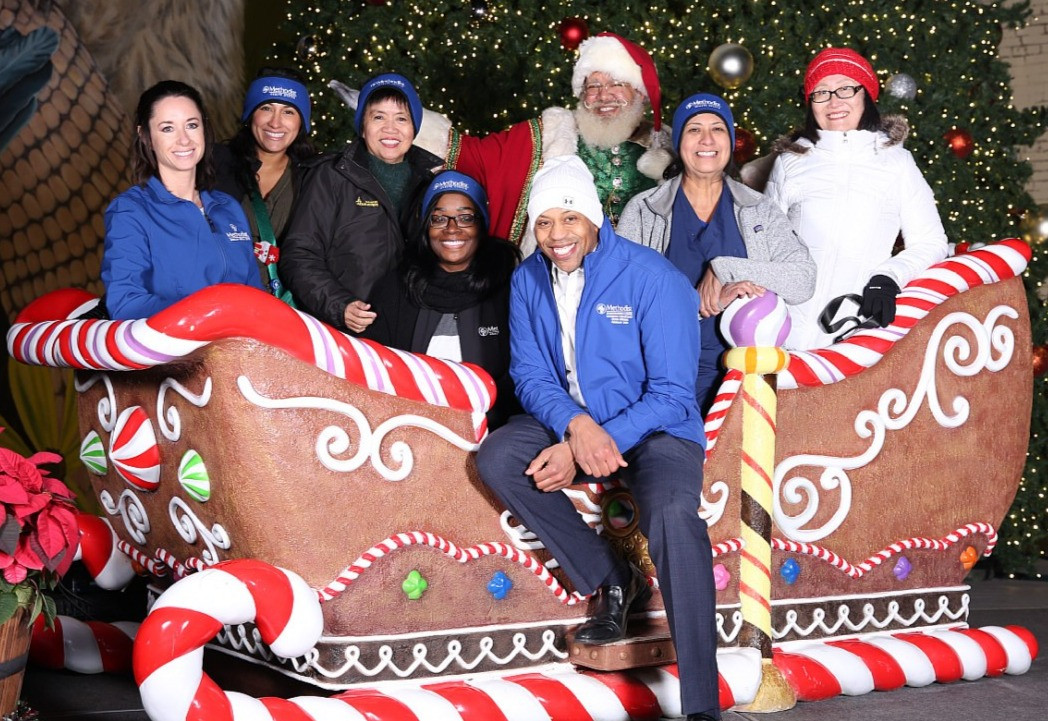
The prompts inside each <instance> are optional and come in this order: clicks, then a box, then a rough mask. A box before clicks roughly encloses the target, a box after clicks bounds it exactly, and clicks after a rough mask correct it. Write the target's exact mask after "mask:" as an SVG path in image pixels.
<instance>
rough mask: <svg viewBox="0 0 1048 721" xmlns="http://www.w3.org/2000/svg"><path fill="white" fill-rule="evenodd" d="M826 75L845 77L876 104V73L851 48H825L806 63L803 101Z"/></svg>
mask: <svg viewBox="0 0 1048 721" xmlns="http://www.w3.org/2000/svg"><path fill="white" fill-rule="evenodd" d="M828 75H846V76H847V77H849V78H851V79H852V80H854V81H855V82H857V83H858V84H859V85H861V86H862V87H863V88H865V90H866V94H867V95H869V96H870V100H872V101H873V102H877V96H878V95H879V94H880V91H881V86H880V83H879V82H878V81H877V73H875V72H873V66H872V65H870V61H869V60H867V59H866V58H864V57H863V56H862V55H859V53H857V52H855V51H854V50H852V49H851V48H826V49H825V50H823V51H822V52H820V53H819V54H818V55H816V56H815V57H814V58H812V61H811V62H810V63H808V69H807V70H806V71H805V73H804V99H805V101H807V99H808V98H809V97H811V91H812V90H814V89H815V86H816V85H818V84H819V81H820V80H822V79H823V78H825V77H826V76H828Z"/></svg>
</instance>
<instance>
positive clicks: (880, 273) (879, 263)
mask: <svg viewBox="0 0 1048 721" xmlns="http://www.w3.org/2000/svg"><path fill="white" fill-rule="evenodd" d="M879 91H880V86H879V84H878V81H877V75H876V74H875V73H874V71H873V67H872V66H871V65H870V63H869V62H868V61H867V60H866V59H865V58H864V57H862V56H861V55H859V54H858V53H856V52H855V51H853V50H850V49H847V48H827V49H826V50H823V51H822V52H820V53H819V54H818V55H816V56H815V58H814V59H813V60H812V61H811V63H809V65H808V69H807V72H806V73H805V76H804V95H805V99H806V102H807V116H806V119H805V125H804V127H803V128H802V129H801V130H799V131H797V132H795V133H794V134H792V135H791V136H790V137H789V138H787V139H785V142H782V143H780V144H779V147H778V149H779V150H780V151H781V154H780V155H779V156H778V158H777V159H776V161H775V165H774V166H773V168H772V172H771V176H770V177H769V179H768V185H767V187H766V188H765V193H767V194H768V195H769V196H771V197H772V198H774V199H775V200H776V201H777V202H778V203H779V205H780V207H782V209H783V210H784V211H785V212H786V213H787V215H788V216H789V218H790V221H791V223H792V224H793V227H794V229H795V230H796V231H797V233H798V234H799V235H800V237H801V238H802V239H803V240H804V242H805V244H807V246H808V249H809V250H810V251H811V255H812V258H813V259H814V260H815V264H816V266H817V267H818V274H817V277H816V283H815V294H814V295H813V296H812V298H811V299H810V300H808V301H807V302H805V303H802V304H800V305H799V306H796V307H794V308H791V309H790V316H791V318H792V321H793V330H792V331H791V333H790V336H789V339H788V340H787V344H788V345H789V347H791V348H821V347H825V346H827V345H830V344H831V343H833V342H834V340H835V338H836V337H838V334H839V333H841V332H842V331H846V330H847V329H846V328H841V327H839V326H840V323H841V322H842V321H836V322H835V321H834V319H833V318H832V317H827V318H826V319H825V328H827V329H832V328H835V327H836V329H835V330H833V331H832V332H827V331H826V330H824V327H822V326H820V324H819V317H820V315H822V314H823V311H824V310H825V309H826V308H827V306H828V305H830V304H831V302H833V305H831V306H830V307H831V310H833V309H834V308H835V306H839V305H840V302H839V301H838V302H834V301H835V299H837V298H840V297H842V296H846V295H848V294H855V296H856V298H857V296H858V294H861V301H859V302H858V305H859V307H858V308H857V309H856V308H854V307H852V308H848V307H845V308H841V310H842V311H843V312H842V315H844V314H846V313H847V312H848V310H851V311H852V312H853V313H854V312H855V311H856V310H857V311H858V315H859V316H860V317H861V318H860V320H861V319H866V323H867V325H868V326H873V325H877V326H880V327H882V328H883V327H886V326H887V325H888V324H890V323H891V322H892V321H893V320H894V319H895V298H896V296H897V295H898V294H899V292H900V289H901V288H902V287H903V286H904V285H906V283H908V282H909V281H910V280H911V279H912V278H913V277H915V276H916V275H918V274H919V273H921V272H922V271H923V270H925V269H926V268H928V267H929V266H931V265H933V264H934V263H937V262H939V261H941V260H942V259H943V258H945V257H946V252H947V246H946V233H945V231H944V230H943V227H942V221H941V220H940V219H939V213H938V211H937V210H936V207H935V198H934V196H933V195H932V189H931V188H930V187H929V186H928V183H927V182H926V181H925V180H924V176H923V175H921V171H920V170H919V169H918V168H917V164H916V163H915V162H914V160H913V156H912V155H911V154H910V152H909V151H908V150H905V149H904V148H903V140H904V139H905V137H906V134H907V132H908V126H907V123H906V121H905V119H903V118H902V117H900V116H885V117H884V118H882V117H881V115H880V113H879V112H878V111H877V106H876V105H875V102H876V100H877V95H878V93H879ZM900 234H901V236H902V240H903V244H904V246H905V249H904V250H902V251H900V252H899V253H897V254H895V255H892V249H893V248H894V246H895V244H896V239H897V238H898V237H899V236H900Z"/></svg>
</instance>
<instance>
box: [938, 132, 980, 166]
mask: <svg viewBox="0 0 1048 721" xmlns="http://www.w3.org/2000/svg"><path fill="white" fill-rule="evenodd" d="M942 136H943V138H945V139H946V142H947V143H949V145H950V152H951V153H953V154H954V155H956V156H957V157H958V158H961V159H962V160H963V159H964V158H967V157H968V156H969V155H971V154H972V151H973V150H975V140H974V139H973V138H972V134H971V133H969V132H968V131H967V130H962V129H961V128H951V129H950V130H947V131H946V132H945V133H943V134H942Z"/></svg>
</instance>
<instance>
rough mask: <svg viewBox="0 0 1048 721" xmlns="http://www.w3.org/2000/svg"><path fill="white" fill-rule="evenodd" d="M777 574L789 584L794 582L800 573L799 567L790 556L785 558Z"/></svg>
mask: <svg viewBox="0 0 1048 721" xmlns="http://www.w3.org/2000/svg"><path fill="white" fill-rule="evenodd" d="M779 575H780V576H782V580H784V581H785V582H786V583H788V584H790V585H791V586H792V585H793V584H794V583H796V581H797V577H798V576H800V575H801V567H800V564H798V563H797V562H796V561H794V560H793V559H792V558H788V559H786V561H785V562H784V563H783V564H782V568H780V569H779Z"/></svg>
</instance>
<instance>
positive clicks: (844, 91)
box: [808, 85, 862, 103]
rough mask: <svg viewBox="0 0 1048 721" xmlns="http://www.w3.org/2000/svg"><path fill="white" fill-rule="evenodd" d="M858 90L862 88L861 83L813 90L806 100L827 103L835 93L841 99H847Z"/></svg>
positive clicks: (853, 95)
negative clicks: (831, 88)
mask: <svg viewBox="0 0 1048 721" xmlns="http://www.w3.org/2000/svg"><path fill="white" fill-rule="evenodd" d="M860 90H862V86H861V85H842V86H841V87H839V88H837V89H836V90H815V91H813V92H812V94H811V95H809V96H808V100H810V101H812V102H813V103H828V102H830V96H831V95H836V96H837V97H838V98H840V99H841V100H847V99H848V98H854V97H855V96H856V95H857V94H858V92H859V91H860Z"/></svg>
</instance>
